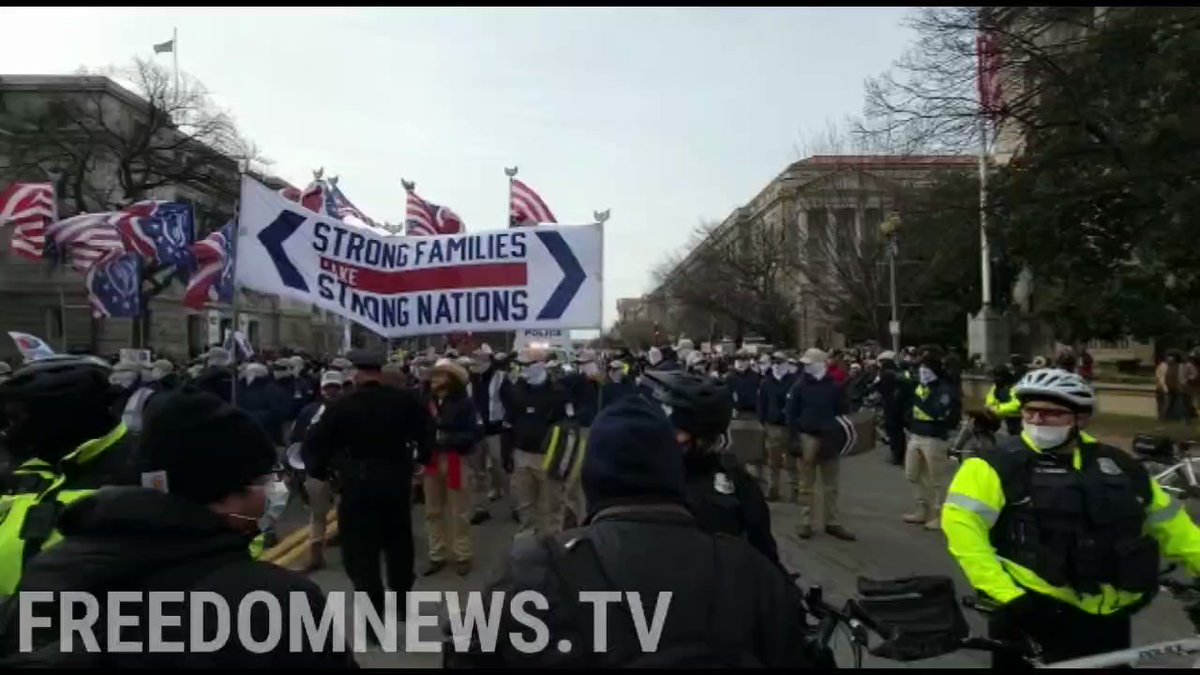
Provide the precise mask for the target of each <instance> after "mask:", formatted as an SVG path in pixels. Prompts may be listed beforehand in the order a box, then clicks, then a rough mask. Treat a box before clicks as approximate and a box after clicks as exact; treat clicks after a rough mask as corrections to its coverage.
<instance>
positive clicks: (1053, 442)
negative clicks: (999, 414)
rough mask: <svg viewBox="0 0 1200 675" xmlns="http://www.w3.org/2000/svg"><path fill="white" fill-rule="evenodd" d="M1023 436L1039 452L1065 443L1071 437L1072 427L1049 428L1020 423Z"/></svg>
mask: <svg viewBox="0 0 1200 675" xmlns="http://www.w3.org/2000/svg"><path fill="white" fill-rule="evenodd" d="M1021 426H1022V427H1024V429H1025V434H1026V435H1027V436H1029V440H1031V441H1033V444H1034V445H1036V446H1037V448H1038V449H1039V450H1050V449H1053V448H1057V447H1058V446H1060V445H1062V444H1063V443H1066V442H1067V440H1068V439H1069V438H1070V437H1071V430H1072V427H1051V426H1046V425H1044V424H1030V423H1029V422H1022V423H1021Z"/></svg>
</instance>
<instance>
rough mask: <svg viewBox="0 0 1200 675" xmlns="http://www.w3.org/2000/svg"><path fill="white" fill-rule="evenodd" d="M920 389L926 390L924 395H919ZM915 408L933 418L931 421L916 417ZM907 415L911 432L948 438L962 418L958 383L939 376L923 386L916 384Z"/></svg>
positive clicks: (931, 436) (930, 436)
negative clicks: (926, 385)
mask: <svg viewBox="0 0 1200 675" xmlns="http://www.w3.org/2000/svg"><path fill="white" fill-rule="evenodd" d="M922 389H926V390H927V393H926V395H925V396H924V397H922V396H921V394H922ZM917 410H921V411H923V412H924V413H925V414H926V415H927V416H929V417H931V418H933V421H926V420H920V419H917V415H916V411H917ZM907 416H908V422H909V423H908V430H909V431H911V432H912V433H914V434H916V435H918V436H927V437H929V438H942V439H949V438H950V434H951V433H953V432H954V430H955V429H957V428H958V424H959V421H960V420H961V418H962V399H961V398H960V397H959V389H958V385H956V384H955V383H953V382H950V381H947V380H945V379H941V378H939V379H937V380H934V381H933V383H932V384H930V385H929V386H928V387H925V388H923V387H921V386H920V385H917V387H916V389H915V390H914V391H913V394H912V407H911V408H910V409H909V410H908V413H907Z"/></svg>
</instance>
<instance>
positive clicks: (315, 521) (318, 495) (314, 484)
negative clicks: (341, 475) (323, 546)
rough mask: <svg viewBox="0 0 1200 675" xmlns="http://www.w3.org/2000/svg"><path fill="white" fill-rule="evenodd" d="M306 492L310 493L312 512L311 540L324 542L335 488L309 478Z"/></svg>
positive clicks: (309, 524) (306, 480)
mask: <svg viewBox="0 0 1200 675" xmlns="http://www.w3.org/2000/svg"><path fill="white" fill-rule="evenodd" d="M304 491H305V492H307V493H308V509H309V511H310V512H311V517H310V519H309V522H308V532H309V538H310V540H311V541H314V542H318V543H320V542H324V541H325V526H326V525H327V524H328V519H329V509H330V508H331V507H332V506H333V488H331V487H330V486H329V483H327V482H325V481H323V480H317V479H316V478H313V477H312V476H309V477H308V478H305V479H304Z"/></svg>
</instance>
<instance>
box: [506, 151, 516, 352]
mask: <svg viewBox="0 0 1200 675" xmlns="http://www.w3.org/2000/svg"><path fill="white" fill-rule="evenodd" d="M504 175H505V176H508V203H507V204H505V205H504V213H505V216H504V222H505V223H506V225H505V227H512V225H513V222H512V196H513V179H514V178H516V176H517V167H515V166H514V167H513V168H511V169H510V168H508V167H504ZM516 346H517V331H513V332H512V337H511V338H509V343H508V349H509V351H512V350H513V349H514V348H515V347H516Z"/></svg>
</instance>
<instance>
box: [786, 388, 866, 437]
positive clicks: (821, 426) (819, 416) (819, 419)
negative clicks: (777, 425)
mask: <svg viewBox="0 0 1200 675" xmlns="http://www.w3.org/2000/svg"><path fill="white" fill-rule="evenodd" d="M849 412H850V406H849V404H848V403H847V401H846V390H845V389H844V388H842V386H841V385H840V384H838V383H837V382H834V381H833V378H831V377H829V375H828V374H826V375H825V377H822V378H821V379H819V380H818V379H814V378H813V376H812V375H809V374H808V373H802V374H801V375H800V376H799V377H797V378H796V381H795V382H793V383H792V389H791V391H789V392H788V396H787V426H788V429H789V430H791V431H792V432H793V433H801V432H803V433H806V434H821V433H823V432H824V431H826V430H827V429H830V428H832V427H833V426H834V418H835V417H837V416H838V415H845V414H847V413H849Z"/></svg>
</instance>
